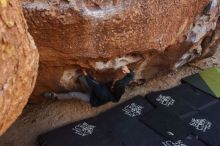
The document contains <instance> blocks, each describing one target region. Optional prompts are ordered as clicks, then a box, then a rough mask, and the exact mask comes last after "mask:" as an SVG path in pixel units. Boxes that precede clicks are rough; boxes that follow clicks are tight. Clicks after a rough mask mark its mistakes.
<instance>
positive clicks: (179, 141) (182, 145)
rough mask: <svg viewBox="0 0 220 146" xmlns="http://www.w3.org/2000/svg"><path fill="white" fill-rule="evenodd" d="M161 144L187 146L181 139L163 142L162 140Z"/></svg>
mask: <svg viewBox="0 0 220 146" xmlns="http://www.w3.org/2000/svg"><path fill="white" fill-rule="evenodd" d="M162 144H163V145H164V146H187V145H185V144H184V143H183V142H182V140H178V141H177V142H172V141H165V142H162Z"/></svg>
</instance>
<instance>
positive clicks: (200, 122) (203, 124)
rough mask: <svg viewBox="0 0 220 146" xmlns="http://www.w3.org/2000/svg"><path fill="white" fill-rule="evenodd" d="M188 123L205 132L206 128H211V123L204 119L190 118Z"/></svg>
mask: <svg viewBox="0 0 220 146" xmlns="http://www.w3.org/2000/svg"><path fill="white" fill-rule="evenodd" d="M189 125H191V126H193V127H195V129H196V130H199V131H202V132H206V131H207V130H209V129H211V126H212V123H211V122H210V121H208V120H206V119H195V118H192V120H191V122H190V123H189Z"/></svg>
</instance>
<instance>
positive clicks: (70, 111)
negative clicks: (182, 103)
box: [0, 49, 220, 146]
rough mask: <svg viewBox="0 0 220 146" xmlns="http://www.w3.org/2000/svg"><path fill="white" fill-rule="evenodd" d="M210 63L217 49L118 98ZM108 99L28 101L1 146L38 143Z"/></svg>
mask: <svg viewBox="0 0 220 146" xmlns="http://www.w3.org/2000/svg"><path fill="white" fill-rule="evenodd" d="M212 66H219V67H220V49H218V51H217V53H216V54H215V55H214V56H213V57H211V58H208V59H205V60H202V61H199V62H197V63H195V64H190V65H186V66H184V67H182V68H181V69H179V70H178V71H176V72H172V73H170V74H168V75H164V76H161V77H157V78H155V79H152V80H151V81H149V82H147V83H146V84H144V85H142V86H136V87H130V88H129V89H128V90H127V91H126V93H125V95H124V96H123V97H122V100H121V102H123V101H125V100H128V99H130V98H132V97H133V96H135V95H145V94H147V93H148V92H150V91H154V90H161V89H167V88H171V87H173V86H176V85H177V84H180V82H179V81H180V79H181V78H183V77H185V76H188V75H191V74H193V73H196V72H199V71H200V70H201V69H205V68H208V67H212ZM115 105H116V104H112V103H109V104H107V105H104V106H101V107H99V108H91V107H90V106H89V105H88V104H85V103H83V102H80V101H65V102H60V101H45V102H43V103H41V104H28V105H27V106H26V107H25V109H24V111H23V113H22V115H21V116H20V117H19V118H18V119H17V121H16V122H15V123H14V124H13V126H12V127H11V128H10V129H9V130H8V131H7V132H6V133H5V134H4V135H3V136H1V137H0V146H37V143H36V138H37V136H38V135H39V134H41V133H43V132H46V131H48V130H50V129H54V128H56V127H59V126H61V125H64V124H67V123H70V122H74V121H77V120H80V119H84V118H87V117H90V116H94V115H97V114H98V113H100V112H103V111H105V110H106V109H109V108H111V107H112V106H115Z"/></svg>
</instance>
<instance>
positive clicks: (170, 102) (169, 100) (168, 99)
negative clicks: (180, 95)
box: [156, 94, 175, 107]
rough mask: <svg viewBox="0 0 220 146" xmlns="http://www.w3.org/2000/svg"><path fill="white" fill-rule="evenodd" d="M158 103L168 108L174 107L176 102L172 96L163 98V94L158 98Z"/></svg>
mask: <svg viewBox="0 0 220 146" xmlns="http://www.w3.org/2000/svg"><path fill="white" fill-rule="evenodd" d="M156 101H158V102H159V103H160V104H162V105H165V106H166V107H169V106H172V105H173V104H174V102H175V100H174V99H172V98H171V97H170V96H163V95H161V94H160V95H159V96H158V97H157V98H156Z"/></svg>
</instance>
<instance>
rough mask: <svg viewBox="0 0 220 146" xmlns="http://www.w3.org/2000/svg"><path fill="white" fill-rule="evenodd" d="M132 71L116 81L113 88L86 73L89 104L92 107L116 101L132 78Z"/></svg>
mask: <svg viewBox="0 0 220 146" xmlns="http://www.w3.org/2000/svg"><path fill="white" fill-rule="evenodd" d="M133 77H134V73H133V72H131V73H129V74H127V75H126V76H125V77H124V78H123V79H121V80H118V81H116V83H115V84H114V86H113V89H112V90H110V88H109V87H108V86H107V84H102V83H99V82H97V81H96V80H94V79H93V77H92V76H90V75H87V76H86V81H87V83H88V85H89V87H90V88H91V97H90V104H91V105H92V106H94V107H97V106H100V105H103V104H105V103H107V102H109V101H112V102H117V101H119V100H120V98H121V96H122V95H123V94H124V92H125V88H126V86H127V85H128V84H129V82H130V81H131V80H132V79H133Z"/></svg>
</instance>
